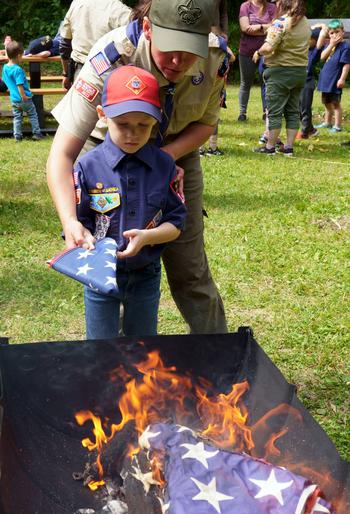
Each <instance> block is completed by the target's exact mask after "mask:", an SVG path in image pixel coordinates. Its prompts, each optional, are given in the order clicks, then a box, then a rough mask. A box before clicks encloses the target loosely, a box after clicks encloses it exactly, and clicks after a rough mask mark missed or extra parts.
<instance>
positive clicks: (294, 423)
mask: <svg viewBox="0 0 350 514" xmlns="http://www.w3.org/2000/svg"><path fill="white" fill-rule="evenodd" d="M142 341H143V342H144V345H143V346H142V345H140V344H139V341H138V340H137V339H135V338H121V339H119V340H114V341H73V342H72V341H64V342H49V343H45V342H44V343H31V344H29V343H28V344H16V345H8V344H5V343H3V344H0V373H1V392H2V394H1V406H0V416H1V440H0V449H1V478H0V502H1V504H0V506H1V511H2V514H74V512H75V511H76V510H77V509H79V508H96V509H98V508H101V505H100V501H99V500H98V499H96V495H94V493H92V492H90V491H89V490H88V489H86V488H84V487H83V486H82V484H81V483H80V482H76V481H74V480H73V479H72V473H73V472H75V471H81V470H82V468H83V466H84V464H85V462H86V461H87V450H86V449H84V448H83V447H82V445H81V439H82V438H83V437H85V436H89V435H91V427H90V426H85V425H84V426H83V427H79V426H78V425H77V424H76V422H75V420H74V413H75V412H77V411H78V410H84V409H86V410H91V411H93V412H95V413H100V414H101V415H103V416H106V417H110V418H111V419H113V418H115V417H116V405H117V399H118V395H120V394H121V392H122V388H121V386H120V385H118V383H115V382H111V381H110V380H109V379H108V377H109V374H110V372H111V370H113V369H115V368H116V367H117V366H118V365H119V364H121V363H128V365H129V364H132V363H135V362H140V360H142V359H143V358H144V357H145V355H146V353H147V352H148V351H150V350H152V349H158V350H159V351H160V355H161V357H162V359H163V360H164V363H165V364H166V365H168V366H170V365H174V366H176V368H177V370H178V372H179V373H190V374H191V375H192V376H195V377H198V376H201V377H204V378H206V379H208V380H210V382H211V383H212V384H213V388H214V389H215V390H216V391H218V392H223V393H227V392H228V391H229V389H230V386H231V384H233V383H238V382H241V381H243V380H245V379H247V380H248V382H249V384H250V389H249V391H248V392H247V393H246V394H245V396H244V403H245V405H246V406H247V408H248V410H249V424H250V425H253V424H255V423H256V422H257V421H258V420H260V419H261V418H262V417H263V416H264V415H265V414H266V413H268V412H269V411H271V409H275V408H276V407H277V411H276V412H275V415H273V416H271V417H270V418H269V419H268V420H267V422H266V425H267V426H268V429H269V430H270V431H271V432H278V431H279V430H280V429H282V428H283V427H286V426H287V427H288V432H287V434H285V435H284V436H283V437H281V438H280V439H279V440H278V442H277V443H276V446H277V447H278V448H279V450H280V451H281V455H280V456H275V457H274V463H276V464H285V463H286V460H288V462H289V463H290V466H291V467H292V468H293V469H292V470H293V471H295V472H299V473H300V474H303V475H304V476H308V477H309V478H310V479H313V481H315V479H317V478H322V482H323V484H322V485H323V487H324V492H325V494H326V497H327V499H328V500H330V501H332V502H334V503H336V504H337V505H338V511H337V512H338V513H339V514H349V512H350V464H349V463H347V462H345V461H344V460H342V459H341V458H340V456H339V454H338V452H337V450H336V448H335V446H334V445H333V443H332V442H331V441H330V439H329V438H328V436H327V434H326V433H325V432H324V431H323V430H322V429H321V427H320V426H319V425H318V424H317V423H316V421H315V420H314V419H313V418H312V416H311V415H310V414H309V413H308V411H307V410H306V409H305V407H303V405H302V404H301V403H300V401H299V400H298V398H297V396H296V392H295V388H294V386H292V385H290V384H289V383H288V382H286V380H285V379H284V377H283V375H282V374H281V372H280V371H279V370H278V369H277V368H276V366H275V365H274V364H273V363H272V362H271V360H270V359H269V358H268V357H267V355H266V354H265V353H264V352H263V350H262V349H261V348H260V346H259V345H258V343H257V342H256V341H255V340H254V338H253V336H252V334H251V332H250V330H249V329H244V328H242V329H239V331H238V332H237V333H234V334H225V335H184V336H157V337H148V338H143V339H142ZM155 401H156V399H155ZM281 404H288V405H290V406H291V409H290V410H284V411H281V412H279V410H278V406H280V405H281ZM294 409H297V411H298V413H299V415H298V416H295V415H294V414H293V412H294V413H295V411H294ZM263 438H264V436H263V435H261V441H260V440H259V431H257V433H256V440H255V443H256V446H257V451H258V453H259V445H260V446H263V444H264V443H265V442H266V441H265V440H263ZM311 470H312V471H311ZM325 477H330V478H331V480H326V481H325V480H324V478H325Z"/></svg>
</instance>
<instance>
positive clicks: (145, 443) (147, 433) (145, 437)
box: [139, 425, 160, 450]
mask: <svg viewBox="0 0 350 514" xmlns="http://www.w3.org/2000/svg"><path fill="white" fill-rule="evenodd" d="M159 434H160V432H151V427H150V425H148V427H147V428H146V430H144V432H143V433H142V434H141V435H140V437H139V445H140V446H141V448H146V449H147V450H149V449H150V447H151V445H150V443H149V440H150V439H151V438H152V437H157V435H159Z"/></svg>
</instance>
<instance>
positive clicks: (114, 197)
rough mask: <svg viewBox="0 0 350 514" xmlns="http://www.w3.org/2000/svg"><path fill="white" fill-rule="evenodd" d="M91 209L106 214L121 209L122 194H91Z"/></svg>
mask: <svg viewBox="0 0 350 514" xmlns="http://www.w3.org/2000/svg"><path fill="white" fill-rule="evenodd" d="M89 196H90V209H92V210H93V211H96V212H99V213H100V214H105V213H106V212H109V211H111V210H112V209H115V208H116V207H119V205H120V194H119V193H112V194H109V193H102V192H101V193H95V194H90V195H89Z"/></svg>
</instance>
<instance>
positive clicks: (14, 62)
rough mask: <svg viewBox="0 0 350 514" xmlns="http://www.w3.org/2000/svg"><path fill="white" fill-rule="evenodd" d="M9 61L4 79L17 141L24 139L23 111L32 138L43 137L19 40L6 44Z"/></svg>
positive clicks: (3, 72)
mask: <svg viewBox="0 0 350 514" xmlns="http://www.w3.org/2000/svg"><path fill="white" fill-rule="evenodd" d="M6 55H7V57H8V63H7V64H5V65H4V67H3V69H2V80H3V81H4V82H5V84H6V86H7V87H8V89H9V92H10V100H11V103H12V112H13V135H14V138H15V140H16V141H22V139H23V133H22V122H23V112H26V113H27V115H28V118H29V121H30V124H31V126H32V133H33V135H32V139H33V140H34V141H38V140H39V139H42V137H43V136H42V134H41V131H40V127H39V120H38V115H37V112H36V109H35V105H34V103H33V100H32V96H33V94H32V93H31V91H30V89H29V85H28V81H27V79H26V76H25V73H24V70H23V69H22V68H21V66H20V64H19V63H20V62H21V60H22V55H23V45H22V43H18V42H17V41H14V40H13V41H10V42H9V43H8V44H7V45H6Z"/></svg>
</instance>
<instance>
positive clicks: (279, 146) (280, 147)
mask: <svg viewBox="0 0 350 514" xmlns="http://www.w3.org/2000/svg"><path fill="white" fill-rule="evenodd" d="M276 152H279V153H283V152H284V144H283V143H282V141H281V140H280V139H277V141H276Z"/></svg>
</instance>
